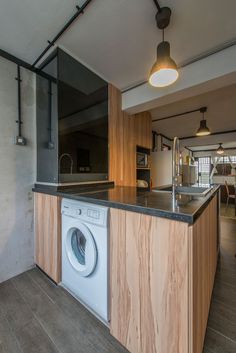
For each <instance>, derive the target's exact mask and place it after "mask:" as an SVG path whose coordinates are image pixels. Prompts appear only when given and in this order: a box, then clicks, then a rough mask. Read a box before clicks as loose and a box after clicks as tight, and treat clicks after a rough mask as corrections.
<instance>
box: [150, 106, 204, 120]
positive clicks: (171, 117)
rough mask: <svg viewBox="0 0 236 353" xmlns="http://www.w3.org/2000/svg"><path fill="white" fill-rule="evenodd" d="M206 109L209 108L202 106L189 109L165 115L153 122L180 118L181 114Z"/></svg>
mask: <svg viewBox="0 0 236 353" xmlns="http://www.w3.org/2000/svg"><path fill="white" fill-rule="evenodd" d="M206 110H207V107H201V108H198V109H193V110H188V111H186V112H183V113H178V114H173V115H168V116H165V117H164V118H160V119H154V120H152V122H156V121H162V120H167V119H173V118H178V117H180V116H183V115H187V114H191V113H195V112H203V111H204V112H206Z"/></svg>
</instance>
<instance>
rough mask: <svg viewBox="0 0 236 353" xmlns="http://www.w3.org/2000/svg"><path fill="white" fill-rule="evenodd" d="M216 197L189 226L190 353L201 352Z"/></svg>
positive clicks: (213, 260)
mask: <svg viewBox="0 0 236 353" xmlns="http://www.w3.org/2000/svg"><path fill="white" fill-rule="evenodd" d="M217 218H218V214H217V197H216V196H215V197H214V199H213V200H212V201H211V202H210V204H209V205H208V206H207V208H206V210H205V211H204V212H203V213H202V215H201V216H200V217H199V219H198V220H197V221H196V223H195V224H194V225H193V226H192V227H191V228H192V229H191V231H190V237H192V259H191V261H192V273H191V275H190V276H191V278H192V282H191V288H190V294H191V296H192V301H191V304H190V320H191V323H190V326H191V330H192V342H191V347H190V352H191V353H192V352H193V353H202V350H203V345H204V338H205V333H206V327H207V320H208V315H209V309H210V302H211V296H212V290H213V285H214V278H215V271H216V265H217Z"/></svg>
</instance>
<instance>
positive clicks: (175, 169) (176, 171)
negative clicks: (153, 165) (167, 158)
mask: <svg viewBox="0 0 236 353" xmlns="http://www.w3.org/2000/svg"><path fill="white" fill-rule="evenodd" d="M180 176H181V175H180V144H179V139H178V137H175V138H174V142H173V151H172V194H173V202H174V200H175V196H176V188H177V187H178V186H179V185H180Z"/></svg>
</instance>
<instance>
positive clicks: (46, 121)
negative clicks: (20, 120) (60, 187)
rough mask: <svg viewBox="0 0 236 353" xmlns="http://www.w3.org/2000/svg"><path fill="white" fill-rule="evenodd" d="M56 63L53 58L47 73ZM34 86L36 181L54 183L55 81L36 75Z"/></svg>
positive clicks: (56, 153)
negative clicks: (35, 105)
mask: <svg viewBox="0 0 236 353" xmlns="http://www.w3.org/2000/svg"><path fill="white" fill-rule="evenodd" d="M56 65H57V62H56V58H55V59H54V60H53V62H51V63H50V68H49V69H48V70H47V73H48V74H50V73H51V72H53V73H54V72H55V71H56ZM45 72H46V70H45ZM36 86H37V93H36V102H37V108H36V115H37V181H38V182H48V183H55V182H58V113H57V83H56V82H55V80H53V81H52V80H49V79H46V78H44V77H41V76H37V78H36Z"/></svg>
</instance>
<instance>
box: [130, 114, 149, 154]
mask: <svg viewBox="0 0 236 353" xmlns="http://www.w3.org/2000/svg"><path fill="white" fill-rule="evenodd" d="M134 119H135V143H136V145H138V146H141V147H145V148H148V149H151V148H152V117H151V114H150V113H149V112H143V113H139V114H136V115H135V116H134Z"/></svg>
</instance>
